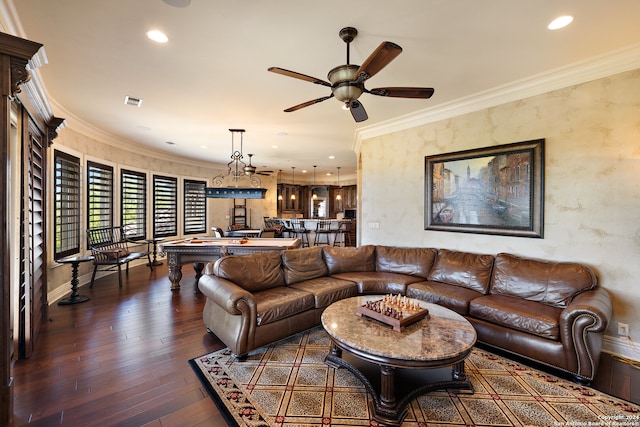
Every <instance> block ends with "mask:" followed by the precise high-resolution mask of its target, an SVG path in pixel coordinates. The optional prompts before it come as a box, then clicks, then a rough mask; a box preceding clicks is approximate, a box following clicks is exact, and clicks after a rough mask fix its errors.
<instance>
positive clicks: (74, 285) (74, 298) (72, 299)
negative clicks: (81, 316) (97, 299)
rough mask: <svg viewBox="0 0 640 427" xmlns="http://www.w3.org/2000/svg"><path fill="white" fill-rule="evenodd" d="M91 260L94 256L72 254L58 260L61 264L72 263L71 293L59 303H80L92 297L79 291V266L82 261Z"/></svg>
mask: <svg viewBox="0 0 640 427" xmlns="http://www.w3.org/2000/svg"><path fill="white" fill-rule="evenodd" d="M89 261H93V257H92V256H70V257H66V258H61V259H59V260H57V261H56V262H59V263H60V264H71V295H70V296H69V297H67V298H63V299H61V300H60V301H58V305H69V304H78V303H81V302H85V301H89V300H90V299H91V298H90V297H88V296H85V295H80V294H79V293H78V266H79V265H80V263H82V262H89Z"/></svg>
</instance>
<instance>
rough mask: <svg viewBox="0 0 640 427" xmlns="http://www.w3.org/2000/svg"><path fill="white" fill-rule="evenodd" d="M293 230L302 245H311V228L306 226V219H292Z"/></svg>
mask: <svg viewBox="0 0 640 427" xmlns="http://www.w3.org/2000/svg"><path fill="white" fill-rule="evenodd" d="M291 231H292V232H293V233H294V234H295V236H296V237H297V238H299V239H300V247H302V248H304V247H307V248H308V247H309V230H307V229H306V228H305V226H304V221H302V220H300V219H297V218H295V219H291Z"/></svg>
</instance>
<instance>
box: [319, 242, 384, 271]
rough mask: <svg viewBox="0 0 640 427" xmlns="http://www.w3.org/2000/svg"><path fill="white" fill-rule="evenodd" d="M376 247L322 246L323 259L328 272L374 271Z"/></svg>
mask: <svg viewBox="0 0 640 427" xmlns="http://www.w3.org/2000/svg"><path fill="white" fill-rule="evenodd" d="M375 250H376V247H375V246H373V245H364V246H360V247H357V248H353V247H344V248H343V247H339V246H335V247H333V246H323V251H324V260H325V262H326V263H327V267H328V268H329V274H331V275H333V274H338V273H347V272H352V271H353V272H356V271H376V252H375Z"/></svg>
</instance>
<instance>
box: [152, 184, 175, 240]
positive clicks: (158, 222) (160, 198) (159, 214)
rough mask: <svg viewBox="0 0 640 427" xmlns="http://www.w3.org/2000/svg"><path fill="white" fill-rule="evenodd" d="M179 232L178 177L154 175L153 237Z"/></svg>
mask: <svg viewBox="0 0 640 427" xmlns="http://www.w3.org/2000/svg"><path fill="white" fill-rule="evenodd" d="M177 234H178V179H177V178H172V177H167V176H161V175H154V176H153V237H168V236H175V235H177Z"/></svg>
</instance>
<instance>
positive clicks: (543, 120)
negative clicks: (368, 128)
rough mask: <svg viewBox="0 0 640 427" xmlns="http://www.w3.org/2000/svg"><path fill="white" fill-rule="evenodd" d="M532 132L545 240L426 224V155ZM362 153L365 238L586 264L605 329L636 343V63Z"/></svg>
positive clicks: (388, 138) (639, 251)
mask: <svg viewBox="0 0 640 427" xmlns="http://www.w3.org/2000/svg"><path fill="white" fill-rule="evenodd" d="M537 138H545V139H546V143H545V151H546V154H545V158H546V167H545V199H544V201H545V205H544V209H545V212H544V218H545V220H544V239H531V238H516V237H505V236H490V235H480V234H465V233H451V232H440V231H425V230H424V157H425V156H428V155H435V154H441V153H448V152H454V151H460V150H467V149H472V148H480V147H489V146H493V145H499V144H506V143H511V142H518V141H526V140H531V139H537ZM360 155H361V169H360V171H361V172H360V173H361V177H360V183H361V193H360V206H361V209H360V214H361V215H362V216H361V218H360V225H359V229H360V230H359V232H360V239H361V240H360V242H361V243H362V244H367V243H372V244H390V245H404V246H430V247H438V248H449V249H457V250H465V251H471V252H478V253H491V254H495V253H498V252H511V253H515V254H520V255H523V256H530V257H536V258H543V259H551V260H558V261H577V262H581V263H585V264H587V265H589V266H591V267H592V268H593V269H594V270H595V271H596V273H597V274H598V276H599V278H600V282H601V284H602V285H603V286H604V287H605V288H607V289H608V290H609V291H610V293H611V296H612V299H613V303H614V316H615V319H614V322H613V325H611V326H610V327H609V331H608V335H616V334H617V330H616V328H615V322H616V321H622V322H625V323H629V324H630V330H631V336H632V338H634V341H636V342H637V341H639V340H640V314H638V307H640V70H635V71H631V72H626V73H622V74H618V75H615V76H611V77H609V78H604V79H599V80H595V81H591V82H588V83H584V84H580V85H577V86H573V87H568V88H565V89H562V90H557V91H553V92H550V93H546V94H543V95H540V96H535V97H531V98H528V99H524V100H521V101H518V102H512V103H508V104H505V105H501V106H498V107H494V108H489V109H485V110H482V111H478V112H474V113H470V114H466V115H463V116H458V117H454V118H451V119H447V120H442V121H438V122H435V123H430V124H425V125H422V126H419V127H415V128H412V129H408V130H404V131H400V132H395V133H392V134H387V135H384V136H380V137H375V138H370V139H368V140H364V141H363V142H362V145H361V149H360ZM370 223H379V228H377V229H375V228H370ZM371 225H373V224H371ZM639 357H640V356H639Z"/></svg>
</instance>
